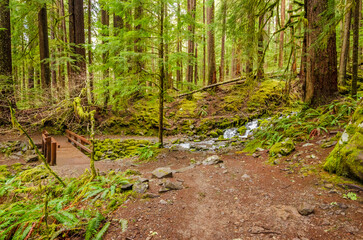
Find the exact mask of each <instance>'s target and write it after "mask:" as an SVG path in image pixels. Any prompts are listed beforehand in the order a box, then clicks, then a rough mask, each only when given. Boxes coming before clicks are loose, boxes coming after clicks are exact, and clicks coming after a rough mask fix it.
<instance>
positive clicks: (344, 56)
mask: <svg viewBox="0 0 363 240" xmlns="http://www.w3.org/2000/svg"><path fill="white" fill-rule="evenodd" d="M351 1H352V0H347V5H346V7H345V9H346V11H347V13H346V14H345V21H344V27H343V36H342V37H343V44H342V50H341V52H340V63H339V75H338V83H339V84H340V85H344V84H345V74H346V71H347V61H348V55H349V39H350V22H351V18H352V9H351V5H352V2H351Z"/></svg>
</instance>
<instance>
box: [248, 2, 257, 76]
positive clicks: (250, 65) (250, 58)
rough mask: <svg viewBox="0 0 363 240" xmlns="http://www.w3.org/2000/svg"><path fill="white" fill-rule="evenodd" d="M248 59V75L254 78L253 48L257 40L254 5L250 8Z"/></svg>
mask: <svg viewBox="0 0 363 240" xmlns="http://www.w3.org/2000/svg"><path fill="white" fill-rule="evenodd" d="M247 25H248V26H247V44H246V52H247V61H246V76H247V78H252V77H253V76H252V75H253V49H254V41H255V36H254V35H255V13H254V7H253V6H251V7H250V9H248V24H247Z"/></svg>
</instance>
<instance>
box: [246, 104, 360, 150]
mask: <svg viewBox="0 0 363 240" xmlns="http://www.w3.org/2000/svg"><path fill="white" fill-rule="evenodd" d="M356 107H357V101H356V100H354V99H352V98H346V99H343V100H337V101H334V102H332V103H331V104H329V105H323V106H320V107H318V108H316V109H312V108H304V109H302V110H301V111H300V112H299V113H292V114H289V115H276V116H274V117H272V118H269V119H264V120H262V121H261V122H260V126H259V128H258V129H257V130H256V131H255V133H254V139H253V140H251V141H249V142H248V143H247V145H246V148H245V151H247V152H253V151H255V149H256V148H258V147H262V148H264V147H267V148H270V147H271V146H272V145H274V144H275V143H277V142H280V141H282V140H284V139H285V138H291V139H293V140H294V141H305V140H308V139H309V138H310V137H314V136H316V135H319V134H322V133H323V132H328V130H329V129H334V128H345V126H346V125H347V123H348V122H349V119H350V116H351V115H352V113H353V112H354V110H355V109H356Z"/></svg>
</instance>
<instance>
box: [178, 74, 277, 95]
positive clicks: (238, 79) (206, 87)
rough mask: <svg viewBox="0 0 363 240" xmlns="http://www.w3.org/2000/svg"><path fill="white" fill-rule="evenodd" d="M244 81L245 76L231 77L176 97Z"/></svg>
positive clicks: (272, 75) (273, 76)
mask: <svg viewBox="0 0 363 240" xmlns="http://www.w3.org/2000/svg"><path fill="white" fill-rule="evenodd" d="M265 76H266V77H269V78H277V77H281V76H283V74H268V73H266V74H265ZM245 81H246V77H239V78H235V79H231V80H228V81H225V82H221V83H215V84H211V85H208V86H205V87H202V88H200V89H197V90H194V91H191V92H188V93H183V94H180V95H178V98H180V97H185V96H188V95H192V94H194V93H197V92H202V91H205V90H207V89H210V88H214V87H218V86H221V85H227V84H230V83H235V84H236V83H244V82H245Z"/></svg>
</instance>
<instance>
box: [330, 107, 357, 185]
mask: <svg viewBox="0 0 363 240" xmlns="http://www.w3.org/2000/svg"><path fill="white" fill-rule="evenodd" d="M361 103H362V102H361ZM324 169H325V170H327V171H329V172H332V173H337V174H339V175H343V176H347V177H350V178H355V179H358V180H360V181H361V182H363V106H362V105H360V106H359V107H358V108H357V109H356V111H355V113H354V115H353V117H352V120H351V122H350V123H349V125H348V126H347V128H346V129H345V131H344V133H343V134H342V136H341V138H340V140H339V142H338V144H337V145H336V146H335V148H334V150H333V151H332V152H331V153H330V154H329V156H328V158H327V159H326V162H325V164H324Z"/></svg>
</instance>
